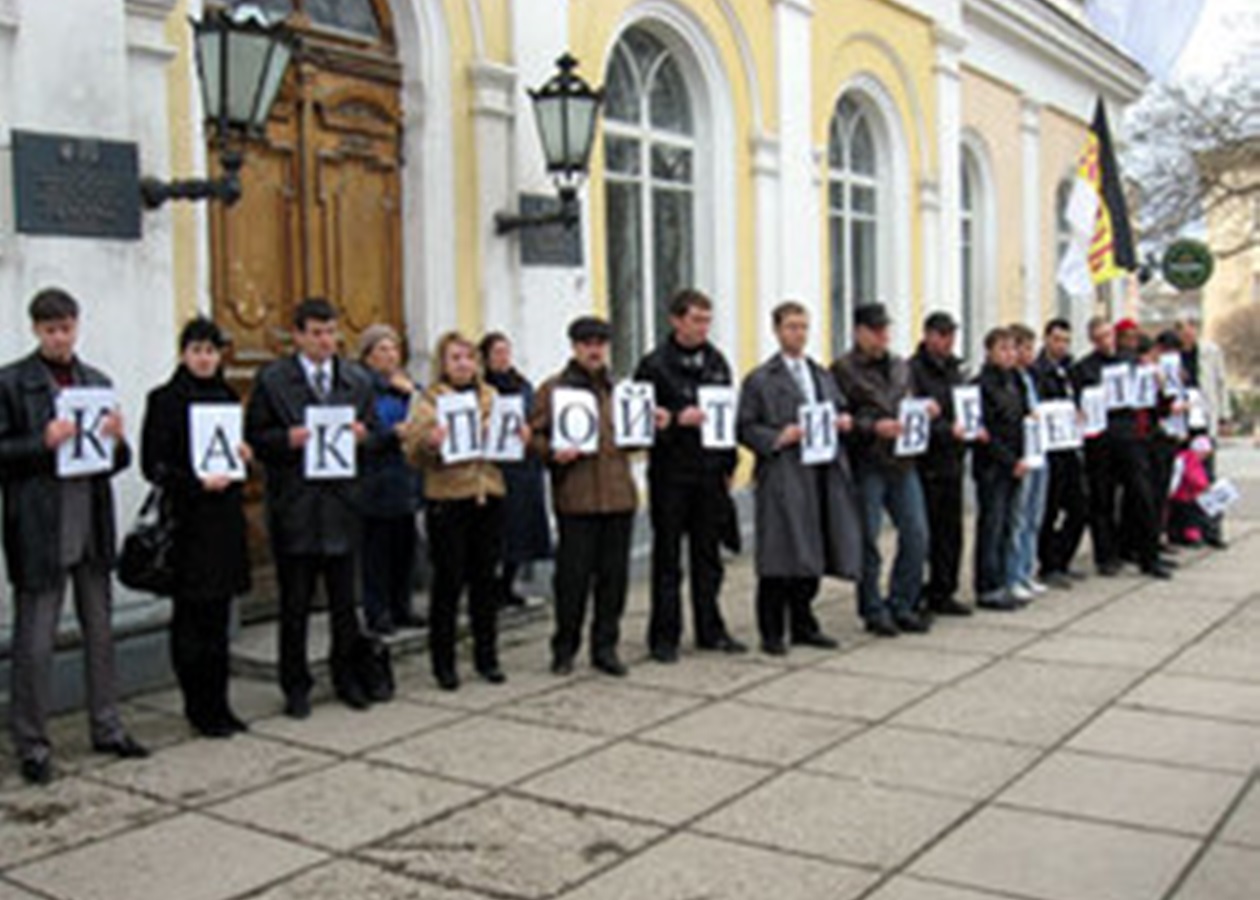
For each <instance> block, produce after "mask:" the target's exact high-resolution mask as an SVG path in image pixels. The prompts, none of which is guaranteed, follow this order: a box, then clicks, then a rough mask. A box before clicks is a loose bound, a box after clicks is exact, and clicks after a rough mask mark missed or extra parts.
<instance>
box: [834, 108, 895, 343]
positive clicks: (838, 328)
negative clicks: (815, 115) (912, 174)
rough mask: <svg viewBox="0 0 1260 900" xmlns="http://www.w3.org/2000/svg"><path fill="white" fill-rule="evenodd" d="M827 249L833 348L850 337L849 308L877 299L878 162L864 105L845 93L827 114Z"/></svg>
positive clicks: (880, 212)
mask: <svg viewBox="0 0 1260 900" xmlns="http://www.w3.org/2000/svg"><path fill="white" fill-rule="evenodd" d="M827 160H828V170H829V172H828V182H829V183H828V194H827V196H828V203H827V216H828V223H829V231H830V248H831V250H830V252H831V334H832V354H833V355H835V356H839V355H840V354H841V353H843V352H844V351H845V350H846V349H847V347H848V342H849V330H850V323H851V321H852V315H853V308H854V306H856V305H858V304H859V303H873V302H876V301H878V300H879V299H880V295H879V290H880V283H879V281H880V279H879V266H880V264H881V261H880V259H879V242H880V233H879V228H880V224H879V223H880V216H881V215H883V207H884V205H885V203H886V200H885V198H884V197H882V196H881V193H882V191H881V187H880V178H881V174H882V173H881V172H880V162H879V156H878V154H877V153H876V147H875V136H874V134H873V131H872V126H871V122H870V118H869V116H868V115H867V113H866V111H865V109H863V108H862V106H860V105H859V104H858V103H857V102H856V101H855V100H854V99H853V98H851V97H849V96H844V97H841V98H840V102H839V103H838V104H836V111H835V114H834V115H833V116H832V118H831V137H830V141H829V143H828V148H827Z"/></svg>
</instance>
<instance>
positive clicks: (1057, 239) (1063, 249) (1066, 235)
mask: <svg viewBox="0 0 1260 900" xmlns="http://www.w3.org/2000/svg"><path fill="white" fill-rule="evenodd" d="M1072 185H1073V180H1072V179H1071V178H1065V179H1064V180H1063V181H1060V182H1059V187H1058V189H1057V190H1056V191H1055V195H1054V265H1055V273H1056V277H1055V279H1054V290H1055V306H1056V307H1057V309H1058V313H1057V314H1058V316H1059V317H1060V318H1063V319H1067V320H1068V321H1069V322H1071V321H1072V295H1071V294H1069V293H1068V292H1067V291H1066V290H1064V288H1063V285H1062V284H1060V283H1059V279H1058V277H1057V273H1058V267H1059V266H1060V265H1061V264H1062V263H1063V257H1064V255H1065V254H1066V253H1067V249H1068V245H1069V244H1071V243H1072V225H1071V224H1070V223H1069V222H1068V218H1067V210H1068V203H1070V202H1071V200H1072Z"/></svg>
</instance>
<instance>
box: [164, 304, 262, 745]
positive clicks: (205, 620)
mask: <svg viewBox="0 0 1260 900" xmlns="http://www.w3.org/2000/svg"><path fill="white" fill-rule="evenodd" d="M226 343H227V340H226V338H225V337H224V335H223V333H222V332H221V331H220V330H219V327H218V326H217V325H215V324H214V323H213V322H211V321H209V320H208V319H203V318H196V319H193V320H192V321H191V322H189V323H188V324H187V325H186V326H184V330H183V332H182V333H181V334H180V339H179V345H180V365H179V368H178V369H176V370H175V374H174V375H173V376H172V377H171V380H170V381H168V382H167V383H166V384H164V385H162V386H161V387H159V388H157V389H156V390H154V391H153V392H152V393H150V394H149V398H148V403H147V405H146V407H145V415H144V432H143V439H142V443H141V449H140V457H141V467H142V469H143V471H144V476H145V478H147V479H148V480H149V481H151V482H152V483H153V484H154V485H156V486H157V487H158V488H160V489H161V490H162V492H163V494H164V497H165V498H166V500H167V502H168V503H169V507H168V509H169V510H170V511H171V514H172V516H173V518H174V521H175V544H174V567H175V572H176V576H175V577H176V585H175V589H174V592H173V597H172V601H173V612H172V616H171V635H170V644H171V663H172V666H173V667H174V669H175V676H176V678H177V679H178V680H179V686H180V689H181V690H182V691H183V694H184V714H185V716H187V718H188V721H189V723H191V724H192V726H193V728H194V729H196V730H197V731H198V732H199V733H201V734H202V735H204V736H206V737H218V738H223V737H230V736H231V735H232V734H234V733H235V732H238V731H245V730H246V727H247V726H246V725H245V723H244V722H242V721H241V720H240V719H239V718H237V716H236V715H235V714H234V713H233V712H232V709H231V706H230V705H229V703H228V629H229V623H230V617H231V608H232V598H233V597H234V596H236V595H237V594H241V593H244V592H245V591H246V590H248V588H249V560H248V556H247V553H246V538H245V514H244V509H243V506H242V483H241V482H240V481H231V480H230V479H229V477H228V476H227V475H210V476H204V477H198V476H197V475H196V474H194V472H193V466H192V459H191V446H190V445H191V440H192V439H191V435H190V429H191V426H190V423H189V407H190V406H191V405H193V404H202V403H212V404H230V405H239V404H240V398H239V397H238V396H237V394H236V392H235V391H234V390H233V389H232V388H231V387H230V386H229V385H228V383H227V382H226V381H225V380H224V378H223V372H222V369H221V365H220V364H221V362H222V351H223V347H224V346H225V344H226ZM235 449H236V452H237V453H239V454H240V456H241V457H242V459H243V461H246V462H247V461H248V458H249V455H250V454H249V448H248V447H245V446H241V447H238V448H235Z"/></svg>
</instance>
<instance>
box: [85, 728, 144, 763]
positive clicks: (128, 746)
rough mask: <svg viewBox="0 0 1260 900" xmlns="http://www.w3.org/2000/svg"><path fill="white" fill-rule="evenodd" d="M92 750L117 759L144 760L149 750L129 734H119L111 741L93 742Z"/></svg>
mask: <svg viewBox="0 0 1260 900" xmlns="http://www.w3.org/2000/svg"><path fill="white" fill-rule="evenodd" d="M92 749H93V750H95V751H96V752H97V753H108V754H110V755H111V756H117V757H118V758H119V759H144V758H145V757H146V756H148V755H149V749H148V748H147V747H145V746H144V744H141V743H140V742H139V741H137V740H136V739H135V738H133V737H132V736H131V735H129V734H121V735H119V736H118V737H116V738H114V739H113V740H112V741H93V742H92Z"/></svg>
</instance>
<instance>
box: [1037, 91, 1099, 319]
mask: <svg viewBox="0 0 1260 900" xmlns="http://www.w3.org/2000/svg"><path fill="white" fill-rule="evenodd" d="M1088 134H1089V125H1088V123H1086V122H1083V121H1081V120H1080V119H1078V118H1076V117H1074V116H1069V115H1067V114H1066V113H1064V112H1062V111H1061V110H1058V109H1053V108H1046V109H1043V110H1042V111H1041V234H1042V242H1041V312H1042V317H1043V318H1046V317H1049V316H1052V315H1054V314H1055V308H1056V307H1055V300H1056V298H1057V296H1058V287H1057V281H1056V275H1057V271H1058V267H1059V260H1058V248H1057V247H1056V246H1055V243H1056V233H1057V229H1058V209H1057V208H1056V203H1057V196H1058V190H1059V183H1060V182H1061V181H1063V179H1065V178H1068V177H1070V176H1071V175H1072V174H1073V173H1074V172H1075V171H1076V159H1077V157H1078V156H1080V153H1081V150H1082V149H1083V148H1084V146H1085V138H1086V137H1087V136H1088Z"/></svg>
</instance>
